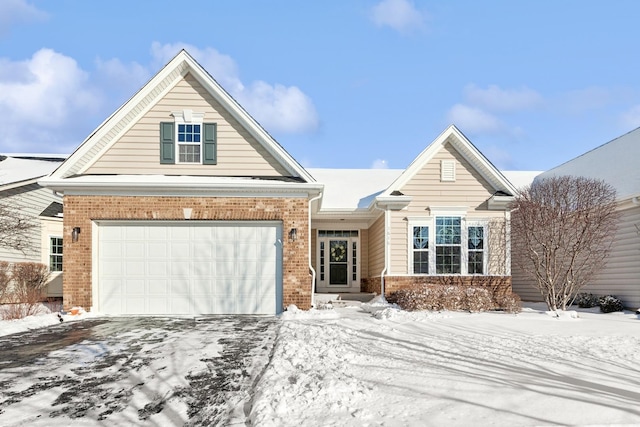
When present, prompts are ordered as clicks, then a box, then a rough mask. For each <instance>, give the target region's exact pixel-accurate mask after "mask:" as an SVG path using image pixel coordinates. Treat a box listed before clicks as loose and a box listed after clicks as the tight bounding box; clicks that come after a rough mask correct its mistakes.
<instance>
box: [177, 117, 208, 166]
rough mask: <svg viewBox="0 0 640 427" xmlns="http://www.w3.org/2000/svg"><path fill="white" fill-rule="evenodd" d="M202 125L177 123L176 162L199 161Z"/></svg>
mask: <svg viewBox="0 0 640 427" xmlns="http://www.w3.org/2000/svg"><path fill="white" fill-rule="evenodd" d="M201 128H202V125H187V124H181V125H178V163H200V157H201V156H200V152H201V144H200V141H201V140H202V138H201Z"/></svg>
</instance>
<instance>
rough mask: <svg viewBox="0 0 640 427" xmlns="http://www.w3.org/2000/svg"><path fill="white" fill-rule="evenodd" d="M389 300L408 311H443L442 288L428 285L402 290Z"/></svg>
mask: <svg viewBox="0 0 640 427" xmlns="http://www.w3.org/2000/svg"><path fill="white" fill-rule="evenodd" d="M389 300H390V301H393V302H395V303H396V304H398V305H399V306H400V307H401V308H402V309H403V310H408V311H417V310H430V311H435V310H441V309H442V301H441V300H442V286H435V285H428V286H415V287H412V288H409V289H400V290H398V291H395V292H394V293H393V294H392V295H391V297H390V298H389Z"/></svg>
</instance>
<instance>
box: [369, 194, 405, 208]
mask: <svg viewBox="0 0 640 427" xmlns="http://www.w3.org/2000/svg"><path fill="white" fill-rule="evenodd" d="M411 200H413V197H411V196H378V197H376V198H375V200H374V203H373V205H374V206H377V207H379V208H385V209H389V210H392V211H399V210H402V209H404V208H406V207H407V206H409V203H411Z"/></svg>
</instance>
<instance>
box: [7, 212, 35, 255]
mask: <svg viewBox="0 0 640 427" xmlns="http://www.w3.org/2000/svg"><path fill="white" fill-rule="evenodd" d="M35 227H37V224H36V223H35V221H34V220H33V219H32V218H31V217H29V216H28V215H25V214H24V213H23V212H22V209H21V208H20V207H19V206H17V205H15V206H14V205H8V204H6V203H3V202H0V247H3V248H7V249H14V250H17V251H20V252H22V253H25V252H27V251H28V250H30V249H32V246H33V243H32V242H31V239H30V238H29V232H30V231H31V230H32V229H33V228H35Z"/></svg>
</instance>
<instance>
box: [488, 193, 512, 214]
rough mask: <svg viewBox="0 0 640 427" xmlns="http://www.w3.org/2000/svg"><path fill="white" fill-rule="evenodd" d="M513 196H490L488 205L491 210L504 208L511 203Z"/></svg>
mask: <svg viewBox="0 0 640 427" xmlns="http://www.w3.org/2000/svg"><path fill="white" fill-rule="evenodd" d="M514 200H515V197H513V196H495V195H494V196H491V197H490V198H489V202H488V207H489V209H491V210H506V209H508V208H509V205H511V203H513V201H514Z"/></svg>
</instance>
